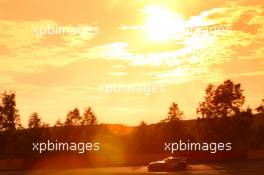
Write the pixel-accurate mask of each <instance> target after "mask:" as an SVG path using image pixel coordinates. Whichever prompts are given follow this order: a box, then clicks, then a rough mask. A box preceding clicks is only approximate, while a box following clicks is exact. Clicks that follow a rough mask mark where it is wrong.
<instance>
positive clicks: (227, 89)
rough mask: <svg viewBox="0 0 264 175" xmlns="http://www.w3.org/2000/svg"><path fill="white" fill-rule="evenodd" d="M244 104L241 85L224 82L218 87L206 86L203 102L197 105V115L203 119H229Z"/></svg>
mask: <svg viewBox="0 0 264 175" xmlns="http://www.w3.org/2000/svg"><path fill="white" fill-rule="evenodd" d="M244 102H245V96H244V95H243V90H242V89H241V85H240V84H239V83H238V84H235V83H233V82H232V81H231V80H226V81H224V82H223V84H220V85H219V86H214V85H212V84H209V85H208V86H207V88H206V90H205V97H204V101H203V102H201V103H200V104H199V107H198V108H197V113H198V114H200V115H201V116H202V117H204V118H212V117H229V116H233V115H235V114H238V113H239V112H240V111H241V107H242V105H243V104H244Z"/></svg>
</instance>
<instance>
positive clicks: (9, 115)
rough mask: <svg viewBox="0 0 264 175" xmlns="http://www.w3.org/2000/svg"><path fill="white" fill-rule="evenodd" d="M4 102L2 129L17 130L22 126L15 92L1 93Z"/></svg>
mask: <svg viewBox="0 0 264 175" xmlns="http://www.w3.org/2000/svg"><path fill="white" fill-rule="evenodd" d="M1 97H2V104H1V105H0V127H1V128H0V129H1V130H15V129H16V128H21V124H20V118H19V114H18V110H17V109H16V100H15V97H16V95H15V93H13V92H10V93H7V92H4V93H2V94H1Z"/></svg>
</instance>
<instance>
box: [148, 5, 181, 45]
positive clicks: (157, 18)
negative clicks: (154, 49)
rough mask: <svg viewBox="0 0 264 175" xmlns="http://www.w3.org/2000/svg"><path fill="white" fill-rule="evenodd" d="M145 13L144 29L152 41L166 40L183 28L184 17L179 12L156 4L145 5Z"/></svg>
mask: <svg viewBox="0 0 264 175" xmlns="http://www.w3.org/2000/svg"><path fill="white" fill-rule="evenodd" d="M143 12H145V13H147V15H148V16H147V20H146V22H145V24H144V27H143V28H144V31H145V32H146V34H147V36H148V38H149V39H150V40H152V41H158V42H159V41H168V40H170V39H175V38H176V37H177V33H179V32H181V31H182V30H183V29H184V19H183V17H182V16H181V15H180V14H177V13H174V12H172V11H170V10H168V9H166V8H162V7H158V6H146V7H145V8H144V10H143Z"/></svg>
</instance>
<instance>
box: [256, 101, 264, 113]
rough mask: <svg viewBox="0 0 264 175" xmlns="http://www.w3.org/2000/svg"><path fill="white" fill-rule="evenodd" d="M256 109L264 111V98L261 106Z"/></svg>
mask: <svg viewBox="0 0 264 175" xmlns="http://www.w3.org/2000/svg"><path fill="white" fill-rule="evenodd" d="M256 110H257V111H258V112H259V113H264V99H262V102H261V104H260V106H259V107H257V108H256Z"/></svg>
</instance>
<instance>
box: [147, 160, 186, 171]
mask: <svg viewBox="0 0 264 175" xmlns="http://www.w3.org/2000/svg"><path fill="white" fill-rule="evenodd" d="M186 167H187V158H186V157H168V158H166V159H164V160H161V161H155V162H151V163H149V165H148V171H159V172H168V171H178V170H186Z"/></svg>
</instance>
